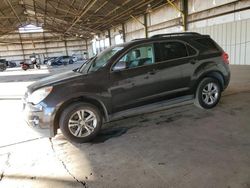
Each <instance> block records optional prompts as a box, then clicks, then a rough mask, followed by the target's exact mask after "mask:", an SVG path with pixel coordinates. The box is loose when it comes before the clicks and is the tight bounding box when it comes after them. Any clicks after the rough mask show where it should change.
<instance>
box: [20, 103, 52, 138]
mask: <svg viewBox="0 0 250 188" xmlns="http://www.w3.org/2000/svg"><path fill="white" fill-rule="evenodd" d="M53 112H54V109H52V108H47V107H44V106H43V105H42V104H38V105H32V104H30V103H25V102H24V103H23V113H24V117H25V121H26V122H27V124H28V126H29V127H30V128H32V129H34V130H35V131H36V132H38V133H39V134H40V135H41V136H43V137H52V136H54V133H53V131H52V130H53V129H52V125H53V121H54V118H53Z"/></svg>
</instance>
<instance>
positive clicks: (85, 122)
mask: <svg viewBox="0 0 250 188" xmlns="http://www.w3.org/2000/svg"><path fill="white" fill-rule="evenodd" d="M59 124H60V129H61V131H62V133H63V135H64V136H65V137H66V138H67V139H68V140H70V141H72V142H76V143H84V142H88V141H90V140H91V139H93V138H94V137H95V136H96V135H97V134H98V132H99V131H100V129H101V126H102V117H101V113H100V111H99V110H98V109H97V108H96V107H95V106H93V105H92V104H88V103H83V102H81V103H74V104H72V105H70V106H69V107H67V108H66V109H65V110H64V111H63V113H62V115H61V117H60V122H59Z"/></svg>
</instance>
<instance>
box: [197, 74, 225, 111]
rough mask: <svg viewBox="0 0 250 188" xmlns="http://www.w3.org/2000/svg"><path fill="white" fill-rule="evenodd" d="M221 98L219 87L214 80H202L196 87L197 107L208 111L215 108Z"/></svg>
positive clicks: (208, 78)
mask: <svg viewBox="0 0 250 188" xmlns="http://www.w3.org/2000/svg"><path fill="white" fill-rule="evenodd" d="M220 97H221V86H220V84H219V82H218V80H216V79H214V78H210V77H207V78H204V79H203V80H202V81H201V82H200V83H199V85H198V87H197V90H196V96H195V104H196V105H197V106H198V107H201V108H205V109H210V108H213V107H215V106H216V105H217V104H218V102H219V100H220Z"/></svg>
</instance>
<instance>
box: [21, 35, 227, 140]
mask: <svg viewBox="0 0 250 188" xmlns="http://www.w3.org/2000/svg"><path fill="white" fill-rule="evenodd" d="M228 64H229V60H228V55H227V53H226V52H224V50H223V49H222V48H221V47H220V46H219V45H218V44H217V43H216V42H215V41H213V40H212V39H211V38H210V37H209V36H208V35H201V34H198V33H188V32H186V33H172V34H163V35H156V36H153V37H151V38H148V39H138V40H133V41H130V42H127V43H124V44H120V45H116V46H112V47H110V48H108V49H106V50H104V51H103V52H102V53H100V54H99V55H97V56H96V57H94V58H92V59H90V60H89V61H87V62H86V63H85V64H84V65H82V66H81V67H80V68H78V69H76V70H74V71H70V72H66V73H61V74H58V75H53V76H51V77H47V78H45V79H42V80H39V81H38V82H35V83H33V84H32V85H30V86H29V87H28V88H27V92H26V93H25V96H24V112H25V113H26V118H27V122H28V124H29V125H30V126H31V127H33V128H36V129H37V130H38V131H40V132H43V134H47V135H48V136H50V137H51V136H54V135H55V134H57V130H58V129H59V128H60V129H61V131H62V133H63V135H64V136H65V137H66V138H67V139H69V140H70V141H73V142H78V143H82V142H87V141H89V140H91V139H93V138H94V137H95V136H96V135H97V134H98V132H99V131H100V129H101V126H102V124H103V122H109V121H112V120H115V119H119V118H123V117H127V116H131V115H136V114H139V113H145V112H149V111H154V110H157V109H159V108H161V109H162V108H163V106H169V105H173V104H180V103H181V102H184V101H190V100H194V103H195V104H196V105H197V106H198V107H201V108H204V109H210V108H213V107H215V106H216V105H217V103H218V102H219V100H220V97H221V93H222V92H223V90H225V88H226V87H227V86H228V84H229V80H230V70H229V65H228Z"/></svg>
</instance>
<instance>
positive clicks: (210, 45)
mask: <svg viewBox="0 0 250 188" xmlns="http://www.w3.org/2000/svg"><path fill="white" fill-rule="evenodd" d="M195 41H196V42H197V43H199V45H200V46H201V47H202V51H203V53H214V52H219V51H220V50H219V49H218V47H217V46H216V44H215V42H214V41H213V40H212V39H211V38H201V39H195Z"/></svg>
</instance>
